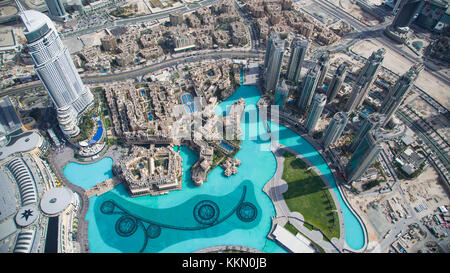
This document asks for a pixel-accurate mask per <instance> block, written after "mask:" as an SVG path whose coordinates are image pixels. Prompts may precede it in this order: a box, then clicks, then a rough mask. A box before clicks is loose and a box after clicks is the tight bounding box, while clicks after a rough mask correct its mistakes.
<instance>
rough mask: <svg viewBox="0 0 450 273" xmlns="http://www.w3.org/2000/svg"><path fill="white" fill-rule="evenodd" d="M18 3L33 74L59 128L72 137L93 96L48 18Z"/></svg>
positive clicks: (76, 132)
mask: <svg viewBox="0 0 450 273" xmlns="http://www.w3.org/2000/svg"><path fill="white" fill-rule="evenodd" d="M17 3H18V2H17ZM18 6H19V9H20V13H19V15H20V17H21V19H22V22H23V23H24V24H25V27H26V30H25V32H24V34H25V37H26V39H27V47H28V49H29V53H30V55H31V57H32V59H33V61H34V64H35V71H36V74H37V75H38V76H39V79H40V80H41V82H42V84H43V85H44V87H45V89H46V90H47V92H48V94H49V95H50V97H51V99H52V102H53V104H54V105H55V108H56V110H57V115H58V121H59V125H60V127H61V129H62V131H63V132H64V134H66V135H67V136H69V137H74V136H76V135H78V134H79V132H80V129H79V128H78V125H77V123H78V118H79V116H80V115H81V114H82V113H83V112H84V111H85V110H86V109H87V108H88V107H89V106H90V105H92V104H93V101H94V97H93V95H92V93H91V91H90V90H89V88H88V87H86V86H85V85H84V84H83V82H82V81H81V78H80V75H79V74H78V72H77V70H76V68H75V65H74V64H73V61H72V59H71V57H70V53H69V50H68V49H67V47H66V46H65V45H64V44H63V43H62V41H61V38H60V37H59V35H58V33H57V30H56V28H55V25H54V24H53V22H52V21H51V20H50V18H48V17H47V16H46V15H44V14H43V13H40V12H38V11H34V10H23V8H22V7H21V5H20V3H18Z"/></svg>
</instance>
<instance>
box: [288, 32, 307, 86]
mask: <svg viewBox="0 0 450 273" xmlns="http://www.w3.org/2000/svg"><path fill="white" fill-rule="evenodd" d="M308 47H309V42H308V41H307V40H301V39H300V38H297V37H296V38H294V40H293V41H292V44H291V56H290V57H289V64H288V69H287V79H288V80H290V81H293V82H294V83H297V82H298V81H299V80H300V72H301V70H302V64H303V60H304V59H305V55H306V52H307V51H308Z"/></svg>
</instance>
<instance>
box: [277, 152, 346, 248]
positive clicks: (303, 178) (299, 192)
mask: <svg viewBox="0 0 450 273" xmlns="http://www.w3.org/2000/svg"><path fill="white" fill-rule="evenodd" d="M283 157H284V158H285V161H284V169H283V176H282V178H283V180H285V181H286V182H287V183H288V190H287V191H286V192H285V193H284V194H283V196H284V199H285V201H286V203H287V206H288V207H289V209H290V210H291V211H297V212H299V213H300V214H302V215H303V217H304V220H305V221H306V222H308V223H310V224H311V225H313V227H312V226H311V225H309V224H308V225H305V227H307V228H309V229H314V228H317V229H320V230H321V231H322V232H323V233H324V234H325V235H326V236H327V237H328V238H329V239H331V238H333V237H336V238H339V236H340V231H339V218H338V215H337V212H336V211H335V210H336V206H335V204H334V202H333V198H332V197H331V194H330V192H329V190H328V189H327V188H326V187H325V183H324V182H323V180H322V179H321V178H320V176H319V175H317V174H316V172H315V171H314V170H313V169H311V168H309V166H308V165H307V164H306V163H305V162H303V161H302V160H301V159H299V158H297V157H296V156H295V155H294V154H292V153H289V152H285V153H284V154H283Z"/></svg>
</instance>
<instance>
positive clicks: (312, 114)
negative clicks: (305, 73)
mask: <svg viewBox="0 0 450 273" xmlns="http://www.w3.org/2000/svg"><path fill="white" fill-rule="evenodd" d="M326 103H327V96H325V95H324V94H320V93H318V94H316V95H314V100H313V104H312V107H311V110H310V111H309V115H308V121H307V122H306V129H307V130H308V133H309V132H311V131H313V130H314V129H315V128H316V125H317V122H319V119H320V116H321V115H322V112H323V108H325V104H326Z"/></svg>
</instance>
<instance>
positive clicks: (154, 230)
mask: <svg viewBox="0 0 450 273" xmlns="http://www.w3.org/2000/svg"><path fill="white" fill-rule="evenodd" d="M146 233H147V237H148V238H150V239H155V238H158V237H159V235H161V227H160V226H158V225H153V224H150V225H149V226H148V227H147V232H146Z"/></svg>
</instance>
